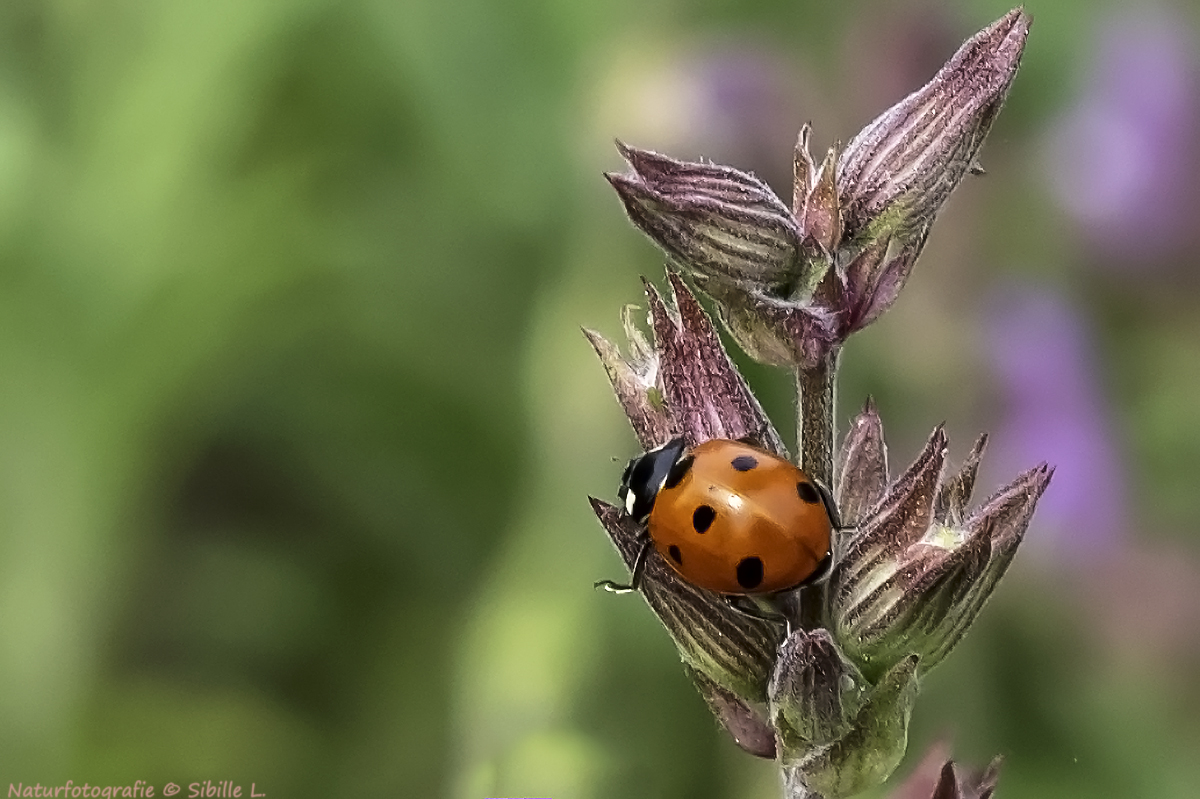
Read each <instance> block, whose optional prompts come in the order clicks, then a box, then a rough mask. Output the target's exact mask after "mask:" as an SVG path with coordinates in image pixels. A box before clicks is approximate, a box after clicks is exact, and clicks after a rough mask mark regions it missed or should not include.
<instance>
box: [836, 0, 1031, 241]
mask: <svg viewBox="0 0 1200 799" xmlns="http://www.w3.org/2000/svg"><path fill="white" fill-rule="evenodd" d="M1029 25H1030V19H1029V16H1028V15H1027V14H1025V12H1024V11H1023V10H1022V9H1019V8H1018V9H1014V10H1012V11H1010V12H1008V13H1007V14H1005V15H1004V16H1003V17H1001V18H1000V19H999V20H997V21H996V22H995V23H993V24H992V25H990V26H989V27H987V28H985V29H984V30H982V31H980V32H979V33H977V34H976V35H975V36H973V37H971V38H970V39H968V40H967V41H966V42H965V43H964V44H963V46H962V47H961V48H959V50H958V52H957V53H955V54H954V56H953V57H952V58H951V59H950V60H949V61H948V62H947V63H946V65H945V66H943V67H942V68H941V69H940V70H939V71H938V73H937V74H936V75H935V76H934V77H933V80H931V81H930V82H929V83H928V84H926V85H925V86H924V87H923V88H921V89H919V90H917V91H916V92H913V93H912V94H910V95H909V96H908V97H906V98H905V99H904V100H901V101H900V102H899V103H897V104H896V105H894V106H892V107H891V108H890V109H888V110H887V111H885V112H884V113H883V114H881V115H880V116H879V117H877V118H876V119H875V120H874V121H873V122H871V123H870V124H869V125H867V126H866V127H865V128H863V130H862V131H861V132H859V134H858V135H857V136H855V137H854V139H853V140H852V141H851V142H850V144H849V145H847V147H846V150H845V152H844V153H843V154H842V159H841V162H840V164H839V167H840V169H839V174H838V191H839V193H840V195H841V198H842V220H843V223H844V224H845V234H846V236H847V237H848V238H851V239H859V238H862V237H866V238H868V239H876V238H879V237H880V236H881V235H882V236H886V237H889V238H890V237H892V236H896V237H899V238H900V239H901V243H902V244H904V243H907V242H909V241H912V240H916V239H918V238H922V237H923V236H924V235H925V231H926V230H927V229H928V227H929V225H930V224H931V223H932V222H933V218H934V216H936V215H937V212H938V211H939V210H940V209H941V207H942V204H943V203H945V201H946V198H947V197H949V196H950V192H951V191H953V190H954V188H955V187H956V186H957V185H958V184H959V182H961V181H962V179H963V177H964V176H966V174H967V173H968V172H969V171H971V169H972V167H973V166H974V165H975V163H976V157H977V156H978V154H979V149H980V147H981V146H982V145H983V140H984V138H985V137H986V136H987V133H988V130H989V129H990V128H991V125H992V122H993V121H994V120H995V118H996V115H997V114H998V113H999V112H1000V108H1001V106H1003V104H1004V100H1005V98H1006V97H1007V96H1008V90H1009V87H1010V86H1011V85H1012V81H1013V78H1014V77H1015V76H1016V73H1017V68H1018V66H1020V62H1021V54H1022V52H1023V51H1024V49H1025V39H1026V37H1027V36H1028V34H1029Z"/></svg>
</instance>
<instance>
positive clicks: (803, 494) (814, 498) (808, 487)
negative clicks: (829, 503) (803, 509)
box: [796, 482, 821, 505]
mask: <svg viewBox="0 0 1200 799" xmlns="http://www.w3.org/2000/svg"><path fill="white" fill-rule="evenodd" d="M796 493H797V494H799V495H800V499H802V500H804V501H805V502H807V503H808V504H809V505H815V504H817V503H818V502H820V501H821V492H819V491H817V487H816V486H815V485H813V484H812V483H809V482H801V483H796Z"/></svg>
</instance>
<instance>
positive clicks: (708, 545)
mask: <svg viewBox="0 0 1200 799" xmlns="http://www.w3.org/2000/svg"><path fill="white" fill-rule="evenodd" d="M618 497H619V498H620V500H621V502H622V503H623V505H624V508H625V511H626V512H627V513H628V514H629V515H630V516H632V517H633V518H634V519H636V520H637V521H638V522H640V523H641V524H643V525H644V535H645V536H646V537H647V538H646V540H645V541H644V543H643V547H642V549H641V550H640V552H639V553H638V557H637V560H636V561H635V564H634V568H633V578H632V584H631V585H629V586H620V585H616V584H614V583H611V582H608V581H605V582H604V583H602V584H603V585H605V587H607V588H609V590H616V591H624V590H632V589H636V588H637V587H638V586H639V584H640V581H641V577H642V571H643V569H644V567H645V559H646V556H647V554H648V550H649V547H650V546H651V545H653V547H654V548H655V549H656V550H657V551H658V552H659V554H660V555H662V557H663V558H664V559H665V560H666V562H667V563H669V564H670V565H671V568H673V569H674V570H675V571H676V572H677V573H678V574H679V575H680V576H681V577H683V578H684V579H685V580H687V581H688V582H690V583H692V584H694V585H697V586H700V587H701V588H707V589H709V590H711V591H715V592H717V593H720V594H724V595H727V596H743V595H750V596H758V595H769V594H774V593H777V592H780V591H786V590H789V589H792V588H796V587H798V586H800V585H805V584H809V583H813V582H816V581H818V580H820V579H822V578H824V577H825V576H826V575H827V574H828V572H829V569H830V567H831V565H832V554H831V545H830V542H831V537H832V534H833V531H834V530H836V529H839V528H840V527H841V522H840V519H839V518H838V513H837V508H836V506H835V505H834V502H833V497H832V496H831V495H830V493H829V491H828V489H826V488H825V487H824V486H823V485H821V484H820V483H819V482H817V481H815V480H813V479H812V478H810V477H809V476H808V475H807V474H805V473H804V472H803V471H802V470H800V469H799V468H797V467H796V466H795V465H793V464H792V463H790V462H789V461H787V460H784V459H783V458H780V457H778V456H776V455H773V454H771V453H769V452H766V451H765V450H762V449H760V448H758V447H755V446H752V445H751V444H749V443H746V442H744V441H733V440H729V439H712V440H710V441H705V442H704V443H702V444H699V445H697V446H695V447H693V448H691V449H690V450H689V449H688V448H687V447H686V446H685V444H684V442H683V439H681V438H676V439H674V440H672V441H669V442H668V443H666V444H664V445H663V446H661V447H659V448H657V449H653V450H650V451H649V452H647V453H645V454H643V455H640V456H638V457H637V458H634V459H633V460H631V461H630V462H629V465H628V466H627V467H626V469H625V474H624V475H623V477H622V478H621V487H620V489H619V490H618Z"/></svg>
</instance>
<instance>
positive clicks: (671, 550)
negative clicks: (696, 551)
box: [667, 544, 683, 566]
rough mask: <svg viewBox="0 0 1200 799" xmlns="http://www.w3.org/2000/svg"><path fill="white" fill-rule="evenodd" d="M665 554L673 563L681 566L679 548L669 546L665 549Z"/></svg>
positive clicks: (672, 545)
mask: <svg viewBox="0 0 1200 799" xmlns="http://www.w3.org/2000/svg"><path fill="white" fill-rule="evenodd" d="M667 553H668V554H669V555H670V556H671V560H673V561H675V562H676V563H678V564H679V565H680V566H682V565H683V555H681V554H679V547H677V546H675V545H674V544H671V546H669V547H667Z"/></svg>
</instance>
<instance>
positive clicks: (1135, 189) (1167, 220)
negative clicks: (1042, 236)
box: [1045, 7, 1200, 261]
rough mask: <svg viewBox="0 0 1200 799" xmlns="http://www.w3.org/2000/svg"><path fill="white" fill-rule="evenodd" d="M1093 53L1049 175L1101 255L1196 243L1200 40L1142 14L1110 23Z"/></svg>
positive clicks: (1172, 21) (1141, 253) (1054, 137)
mask: <svg viewBox="0 0 1200 799" xmlns="http://www.w3.org/2000/svg"><path fill="white" fill-rule="evenodd" d="M1093 47H1094V51H1093V59H1094V60H1093V63H1092V65H1091V66H1090V68H1089V69H1088V73H1087V74H1088V77H1087V79H1086V83H1085V84H1084V86H1083V87H1082V90H1081V91H1080V94H1079V97H1078V99H1077V101H1076V104H1075V106H1074V108H1072V109H1071V110H1070V111H1069V112H1068V113H1067V115H1066V116H1065V117H1064V118H1063V119H1061V120H1060V121H1059V123H1058V124H1057V125H1056V126H1055V128H1054V129H1053V131H1052V132H1051V135H1050V139H1049V143H1048V147H1047V151H1046V162H1047V169H1046V170H1045V174H1046V176H1047V179H1048V180H1049V181H1050V183H1051V190H1052V191H1053V193H1054V195H1055V196H1056V197H1057V199H1058V202H1059V203H1060V204H1061V205H1062V206H1063V208H1064V209H1065V210H1066V211H1067V213H1068V214H1070V215H1071V216H1072V217H1073V218H1074V219H1075V220H1076V222H1077V223H1078V224H1079V225H1080V227H1081V228H1082V229H1083V231H1084V233H1085V235H1086V237H1087V238H1088V240H1089V242H1090V243H1091V244H1092V245H1093V246H1094V247H1095V248H1096V249H1097V250H1098V251H1100V252H1102V253H1104V254H1105V255H1110V256H1111V255H1117V256H1119V257H1121V258H1122V259H1137V260H1142V261H1145V260H1147V259H1153V258H1155V257H1157V256H1161V255H1163V254H1165V253H1169V252H1171V251H1172V250H1177V249H1178V248H1180V247H1181V246H1183V245H1184V244H1186V243H1187V242H1188V239H1189V237H1191V236H1192V228H1193V219H1194V218H1195V216H1196V214H1197V212H1198V211H1200V202H1198V200H1200V192H1198V191H1197V189H1196V185H1195V176H1196V174H1197V167H1200V157H1198V156H1200V152H1198V149H1200V148H1198V147H1197V137H1198V135H1200V72H1198V69H1197V67H1198V65H1197V60H1196V56H1195V52H1196V36H1195V34H1194V32H1193V31H1192V30H1191V28H1190V27H1189V26H1188V25H1187V24H1186V22H1185V21H1184V20H1182V19H1179V18H1177V17H1176V16H1175V15H1173V14H1171V13H1170V12H1167V11H1165V10H1163V9H1154V8H1149V9H1148V8H1141V7H1139V8H1138V9H1137V10H1136V11H1121V12H1118V13H1116V14H1114V15H1112V16H1110V17H1109V18H1108V19H1107V20H1106V21H1105V22H1104V23H1103V24H1102V25H1101V26H1100V29H1099V31H1098V34H1097V36H1096V41H1095V43H1094V45H1093Z"/></svg>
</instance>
